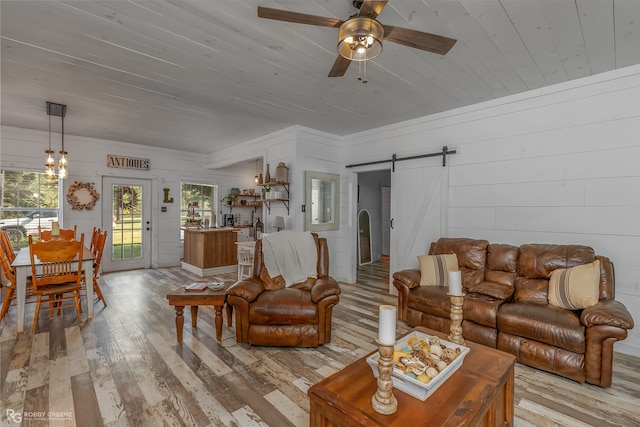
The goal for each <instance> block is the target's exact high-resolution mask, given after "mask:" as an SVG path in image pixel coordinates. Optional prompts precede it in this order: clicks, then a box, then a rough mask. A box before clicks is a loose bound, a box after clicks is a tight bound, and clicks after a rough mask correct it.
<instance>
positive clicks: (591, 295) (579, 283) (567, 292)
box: [549, 261, 600, 310]
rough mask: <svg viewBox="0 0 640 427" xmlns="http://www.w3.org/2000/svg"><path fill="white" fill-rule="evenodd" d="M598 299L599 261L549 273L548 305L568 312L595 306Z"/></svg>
mask: <svg viewBox="0 0 640 427" xmlns="http://www.w3.org/2000/svg"><path fill="white" fill-rule="evenodd" d="M599 298H600V261H594V262H592V263H590V264H584V265H579V266H576V267H572V268H560V269H558V270H554V271H553V272H552V273H551V279H550V280H549V304H551V305H555V306H557V307H561V308H567V309H569V310H579V309H582V308H587V307H591V306H592V305H595V304H596V303H597V302H598V300H599Z"/></svg>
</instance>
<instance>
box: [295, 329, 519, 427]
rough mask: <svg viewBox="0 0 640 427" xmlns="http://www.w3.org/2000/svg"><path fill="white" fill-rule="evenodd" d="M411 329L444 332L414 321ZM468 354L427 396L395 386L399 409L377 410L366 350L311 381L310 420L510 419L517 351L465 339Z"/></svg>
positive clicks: (328, 424)
mask: <svg viewBox="0 0 640 427" xmlns="http://www.w3.org/2000/svg"><path fill="white" fill-rule="evenodd" d="M415 330H417V331H420V332H423V333H426V334H429V335H438V336H439V337H441V338H443V339H445V340H446V339H447V337H446V335H445V334H442V333H440V332H436V331H432V330H430V329H426V328H422V327H418V328H416V329H415ZM466 346H467V347H469V348H470V351H469V354H467V356H466V357H465V359H464V362H463V364H462V366H461V367H460V368H459V369H458V370H457V371H456V372H455V373H453V374H452V375H451V377H449V378H448V379H447V380H446V381H445V382H444V383H443V384H442V385H441V386H440V387H439V388H438V389H437V390H436V391H435V392H434V393H433V394H432V395H431V396H429V397H428V398H427V400H425V401H422V400H419V399H416V398H414V397H412V396H410V395H408V394H406V393H404V392H402V391H400V390H398V389H397V388H395V387H394V388H393V394H394V395H395V397H396V399H397V400H398V410H397V412H396V413H395V414H393V415H381V414H379V413H377V412H376V411H374V410H373V408H372V407H371V396H373V395H374V393H375V392H376V387H377V386H376V379H375V377H374V376H373V372H372V370H371V367H370V366H369V365H368V364H367V362H366V361H365V359H366V356H365V357H363V358H361V359H359V360H357V361H356V362H354V363H352V364H351V365H349V366H347V367H346V368H344V369H343V370H341V371H339V372H336V373H335V374H333V375H331V376H330V377H327V378H325V379H323V380H322V381H320V382H318V383H317V384H315V385H314V386H312V387H311V388H310V389H309V391H308V394H309V398H310V400H311V408H310V425H311V426H312V427H320V426H322V427H333V426H353V427H355V426H358V427H362V426H403V427H405V426H414V425H420V426H445V425H446V426H510V425H513V405H514V402H513V377H514V367H515V357H514V356H513V355H511V354H508V353H504V352H502V351H499V350H496V349H493V348H489V347H485V346H482V345H480V344H474V343H471V342H467V343H466Z"/></svg>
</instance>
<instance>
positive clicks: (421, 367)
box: [367, 331, 469, 400]
mask: <svg viewBox="0 0 640 427" xmlns="http://www.w3.org/2000/svg"><path fill="white" fill-rule="evenodd" d="M434 340H439V344H437V343H436V342H434ZM436 346H437V347H438V348H439V349H440V350H436V349H435V347H436ZM443 346H444V349H443V348H442V347H443ZM424 347H427V348H426V349H425V348H424ZM420 348H422V350H419V349H420ZM416 349H418V351H416ZM420 352H422V353H424V355H422V354H419V353H420ZM412 353H413V354H417V355H419V356H420V357H413V356H412ZM443 353H444V355H443ZM467 353H469V347H465V346H463V345H459V344H455V343H452V342H451V341H446V340H443V339H440V338H439V337H437V336H432V335H427V334H424V333H422V332H416V331H414V332H411V333H410V334H409V335H407V336H405V337H403V338H402V340H400V341H398V342H397V343H396V345H395V347H394V352H393V364H394V367H393V372H392V374H391V380H392V382H393V386H394V387H395V388H397V389H398V390H401V391H403V392H405V393H407V394H410V395H411V396H413V397H415V398H416V399H420V400H426V399H427V397H429V396H431V394H433V392H435V391H436V390H437V389H438V387H440V386H441V385H442V384H443V383H444V382H445V381H446V380H447V379H448V378H449V377H450V376H451V375H452V374H453V373H454V372H455V371H457V370H458V368H460V366H462V362H463V360H464V358H465V356H466V355H467ZM434 354H435V357H434ZM452 355H455V358H453V359H451V356H452ZM425 356H426V357H425ZM379 357H380V353H378V352H375V353H373V354H372V355H371V356H369V357H367V363H368V364H369V366H371V369H372V370H373V375H374V376H375V377H376V378H377V377H378V358H379ZM423 360H424V361H426V363H425V362H423ZM438 360H439V361H441V362H443V363H446V365H444V364H443V363H440V364H439V365H438ZM403 361H404V362H405V363H403ZM432 364H433V366H431V365H432ZM430 367H431V368H433V369H435V370H436V371H433V370H430V371H427V369H429V368H430ZM401 368H402V369H401ZM403 369H406V370H407V371H408V372H409V373H406V372H404V371H403ZM412 371H415V373H414V372H412ZM420 372H421V373H420ZM417 373H418V374H417ZM424 381H427V382H424Z"/></svg>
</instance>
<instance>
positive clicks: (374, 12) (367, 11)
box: [358, 0, 389, 19]
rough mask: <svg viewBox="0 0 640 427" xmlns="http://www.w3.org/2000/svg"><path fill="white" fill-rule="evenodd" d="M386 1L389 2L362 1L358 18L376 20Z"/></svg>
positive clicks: (379, 0)
mask: <svg viewBox="0 0 640 427" xmlns="http://www.w3.org/2000/svg"><path fill="white" fill-rule="evenodd" d="M388 1H389V0H364V2H362V6H360V12H359V13H358V16H366V17H368V18H372V19H376V16H378V15H379V14H380V12H382V9H384V7H385V6H386V5H387V2H388Z"/></svg>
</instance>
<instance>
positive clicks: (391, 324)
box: [378, 305, 396, 345]
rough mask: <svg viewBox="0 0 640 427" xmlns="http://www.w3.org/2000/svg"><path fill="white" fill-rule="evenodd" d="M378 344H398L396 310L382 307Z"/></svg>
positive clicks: (388, 306)
mask: <svg viewBox="0 0 640 427" xmlns="http://www.w3.org/2000/svg"><path fill="white" fill-rule="evenodd" d="M378 342H379V343H380V344H382V345H394V344H395V343H396V308H395V307H394V306H392V305H381V306H380V311H379V318H378Z"/></svg>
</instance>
